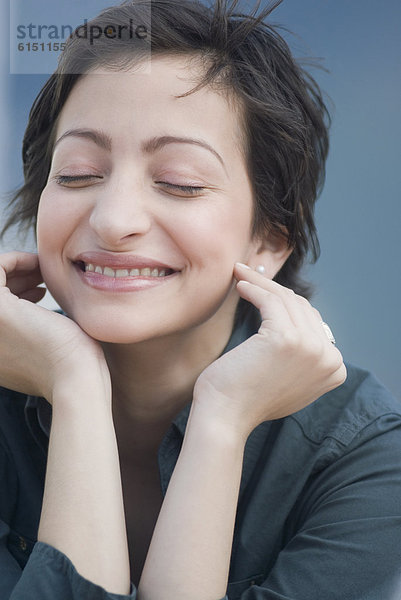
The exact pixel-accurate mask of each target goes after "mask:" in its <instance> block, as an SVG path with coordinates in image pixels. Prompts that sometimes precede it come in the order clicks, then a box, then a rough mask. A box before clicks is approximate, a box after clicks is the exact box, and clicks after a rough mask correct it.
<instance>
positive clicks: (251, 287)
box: [237, 280, 294, 331]
mask: <svg viewBox="0 0 401 600" xmlns="http://www.w3.org/2000/svg"><path fill="white" fill-rule="evenodd" d="M237 290H238V293H239V295H240V296H241V297H242V298H244V300H247V301H248V302H251V304H253V305H254V306H256V308H258V309H259V311H260V314H261V316H262V320H263V323H262V325H263V324H265V325H268V326H269V329H270V330H271V329H273V330H275V331H283V330H284V329H287V330H289V329H294V323H293V322H292V319H291V317H290V315H289V313H288V310H287V308H286V306H285V304H284V302H283V300H282V299H281V298H280V297H279V296H278V295H277V294H272V293H271V292H268V291H266V290H264V289H262V288H261V287H260V286H258V285H255V284H254V283H250V282H249V281H244V280H241V281H239V282H238V283H237Z"/></svg>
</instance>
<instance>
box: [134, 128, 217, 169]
mask: <svg viewBox="0 0 401 600" xmlns="http://www.w3.org/2000/svg"><path fill="white" fill-rule="evenodd" d="M167 144H193V145H194V146H200V147H201V148H205V149H206V150H208V151H209V152H211V153H212V154H213V155H214V156H215V157H216V158H217V160H218V161H219V162H220V163H221V165H222V166H223V167H224V169H225V168H226V167H225V164H224V160H223V159H222V157H221V156H220V154H219V153H218V152H216V150H215V149H214V148H212V146H210V144H208V143H207V142H205V141H203V140H198V139H194V138H190V137H177V136H173V135H163V136H161V137H154V138H151V139H150V140H147V141H146V142H144V144H143V145H142V150H143V151H144V152H147V153H151V152H156V151H157V150H160V148H163V147H164V146H167Z"/></svg>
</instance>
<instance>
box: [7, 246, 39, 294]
mask: <svg viewBox="0 0 401 600" xmlns="http://www.w3.org/2000/svg"><path fill="white" fill-rule="evenodd" d="M30 274H34V276H36V277H41V276H40V275H39V274H40V268H39V259H38V255H37V254H33V253H30V252H6V253H5V254H1V255H0V286H6V285H7V279H8V278H10V277H11V278H12V277H15V276H16V275H21V276H24V275H30Z"/></svg>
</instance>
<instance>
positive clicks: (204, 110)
mask: <svg viewBox="0 0 401 600" xmlns="http://www.w3.org/2000/svg"><path fill="white" fill-rule="evenodd" d="M202 75H203V71H202V67H201V65H200V61H198V60H190V59H188V58H187V57H171V56H163V57H156V58H153V59H152V62H151V69H150V72H149V71H147V70H146V71H145V70H143V69H141V65H140V64H139V65H134V66H132V67H131V68H130V69H129V70H121V71H110V72H107V73H105V71H104V69H102V71H101V72H100V71H96V70H93V71H91V72H90V73H88V74H87V75H83V76H82V77H81V78H80V79H79V80H78V82H77V83H76V85H75V86H74V88H73V90H72V91H71V93H70V95H69V97H68V99H67V101H66V103H65V105H64V107H63V109H62V111H61V114H60V117H59V119H58V123H57V138H58V137H59V136H60V135H62V134H63V132H64V131H66V130H68V129H71V128H80V127H89V128H90V127H93V128H99V127H101V128H102V129H103V130H106V131H108V132H109V133H110V135H111V137H112V138H113V139H114V140H115V141H120V142H121V143H123V142H124V140H125V142H127V140H128V139H129V138H130V139H131V141H134V139H133V137H132V136H135V138H136V139H139V138H141V137H142V138H145V137H148V136H152V135H160V134H161V133H163V134H166V135H183V134H185V135H189V134H191V135H193V136H196V137H201V138H206V139H207V141H208V142H209V143H211V144H214V145H216V146H218V148H220V151H221V152H224V153H225V154H230V153H233V152H235V153H239V154H242V146H243V144H242V139H243V131H242V124H241V121H242V119H241V111H240V108H239V105H238V103H236V102H235V101H229V99H228V98H227V95H226V92H224V93H223V92H221V91H217V90H216V89H213V88H212V87H210V86H204V87H201V88H200V89H199V90H198V91H196V92H193V93H190V94H189V95H187V96H184V97H180V96H182V94H186V93H187V92H189V91H191V90H192V89H193V88H194V87H195V86H196V85H197V84H198V83H199V81H200V79H201V78H202ZM227 93H228V92H227Z"/></svg>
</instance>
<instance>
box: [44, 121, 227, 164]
mask: <svg viewBox="0 0 401 600" xmlns="http://www.w3.org/2000/svg"><path fill="white" fill-rule="evenodd" d="M67 137H79V138H85V139H88V140H90V141H92V142H94V143H95V144H96V145H97V146H99V147H100V148H103V149H104V150H107V152H111V147H112V140H111V137H110V136H109V135H107V134H106V133H104V132H103V131H98V130H96V129H69V130H68V131H65V132H64V133H63V134H62V135H61V136H60V137H59V138H58V140H57V141H56V142H55V144H54V148H56V146H57V145H58V144H59V143H60V142H61V141H62V140H64V139H65V138H67ZM168 144H193V145H194V146H200V147H201V148H205V149H206V150H208V151H209V152H211V153H212V154H213V155H214V156H215V157H216V158H217V160H218V161H219V162H220V163H221V165H222V166H223V167H224V169H225V168H226V167H225V164H224V161H223V159H222V157H221V156H220V154H219V153H218V152H216V150H215V149H214V148H213V147H212V146H210V144H208V143H207V142H205V141H204V140H199V139H195V138H191V137H182V136H181V137H180V136H173V135H163V136H160V137H157V136H156V137H153V138H151V139H149V140H147V141H146V142H144V143H143V144H142V151H143V152H145V153H147V154H150V153H152V152H156V151H157V150H160V149H161V148H163V147H164V146H167V145H168Z"/></svg>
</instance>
